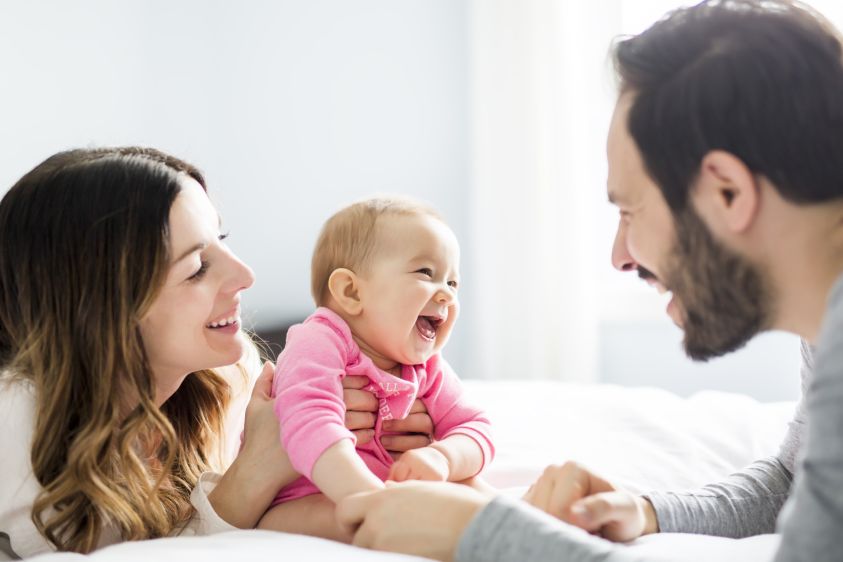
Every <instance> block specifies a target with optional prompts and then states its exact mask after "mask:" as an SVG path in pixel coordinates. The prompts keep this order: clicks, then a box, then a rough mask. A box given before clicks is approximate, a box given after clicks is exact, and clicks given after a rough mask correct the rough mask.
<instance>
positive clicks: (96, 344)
mask: <svg viewBox="0 0 843 562" xmlns="http://www.w3.org/2000/svg"><path fill="white" fill-rule="evenodd" d="M181 174H187V175H189V176H191V177H192V178H194V179H195V180H197V181H198V182H199V183H200V184H201V185H202V186H203V188H204V186H205V182H204V179H203V177H202V175H201V174H200V173H199V171H198V170H196V169H195V168H194V167H192V166H190V165H189V164H187V163H185V162H182V161H180V160H178V159H176V158H173V157H171V156H168V155H166V154H164V153H161V152H159V151H156V150H152V149H143V148H134V147H129V148H118V149H96V150H74V151H69V152H64V153H60V154H57V155H55V156H53V157H51V158H49V159H47V160H46V161H44V162H43V163H42V164H40V165H39V166H37V167H36V168H35V169H33V170H32V171H31V172H29V173H28V174H27V175H25V176H24V177H23V178H21V180H20V181H18V183H17V184H15V186H14V187H12V189H11V190H10V191H9V192H8V193H7V194H6V196H5V197H4V198H3V200H2V201H1V202H0V364H2V367H3V369H4V370H5V371H6V372H7V373H13V374H14V376H16V377H19V378H22V379H25V380H27V381H30V383H31V386H32V388H33V390H34V396H35V399H36V404H37V408H36V411H37V418H36V420H35V433H34V439H33V442H32V449H31V460H32V467H33V470H34V473H35V477H36V478H37V479H38V482H39V483H40V484H41V486H42V487H43V491H42V493H41V494H40V495H39V496H38V498H37V499H36V501H35V504H34V506H33V511H32V519H33V522H34V523H35V525H36V527H37V528H38V530H39V531H40V532H41V533H42V534H43V535H44V537H46V539H47V540H49V541H50V542H51V543H53V544H54V545H55V546H56V547H57V548H59V549H61V550H71V551H77V552H89V551H91V550H93V549H94V548H96V546H97V545H98V543H99V541H100V538H101V534H102V532H103V530H104V529H105V528H106V527H108V528H109V529H114V530H116V531H117V532H118V533H119V534H120V536H121V538H122V539H124V540H133V539H145V538H151V537H160V536H165V535H168V534H170V533H172V532H173V530H174V529H177V528H178V527H179V526H181V525H183V524H184V523H185V522H186V521H187V520H188V519H189V517H190V515H191V514H192V508H191V505H190V501H189V499H190V498H189V496H190V491H191V490H192V489H193V487H194V486H195V485H196V483H197V480H198V478H199V475H200V474H201V473H202V472H203V471H205V470H207V469H209V468H218V466H219V463H218V460H219V458H220V457H219V446H220V443H219V437H220V435H221V433H222V424H223V420H224V413H225V410H226V407H227V405H228V402H229V399H230V387H229V385H228V384H227V383H226V382H225V381H224V380H223V378H222V377H220V376H219V375H217V374H216V373H214V372H213V371H201V372H197V373H192V374H191V375H190V376H188V377H187V378H186V379H185V381H184V382H183V384H182V385H181V387H180V388H179V389H178V391H177V392H176V393H175V394H174V395H173V396H172V397H171V398H170V399H169V400H167V402H166V403H165V404H164V405H163V406H162V407H160V408H159V407H158V406H157V405H156V404H155V402H154V397H155V393H154V388H153V379H152V373H151V372H150V366H149V361H148V359H147V355H146V352H145V350H144V345H143V341H142V339H141V335H140V330H139V321H140V319H141V318H142V317H143V316H144V314H145V313H146V311H147V310H148V309H149V307H150V305H151V304H152V302H153V301H154V300H155V298H156V295H157V291H158V289H159V288H160V287H161V285H162V284H163V281H164V279H165V277H166V274H167V269H168V263H169V248H168V239H169V236H168V234H169V233H168V228H169V226H168V218H169V211H170V207H171V206H172V204H173V201H174V200H175V198H176V196H177V195H178V193H179V190H180V189H181V188H180V177H179V176H180V175H181Z"/></svg>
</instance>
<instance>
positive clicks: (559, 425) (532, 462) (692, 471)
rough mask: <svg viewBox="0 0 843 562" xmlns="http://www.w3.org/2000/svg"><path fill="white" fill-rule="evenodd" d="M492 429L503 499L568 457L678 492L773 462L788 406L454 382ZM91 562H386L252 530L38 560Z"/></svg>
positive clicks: (681, 547)
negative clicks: (764, 460) (769, 458)
mask: <svg viewBox="0 0 843 562" xmlns="http://www.w3.org/2000/svg"><path fill="white" fill-rule="evenodd" d="M466 386H467V387H468V390H469V392H470V394H471V396H472V399H473V401H474V402H476V403H478V404H480V405H482V406H483V407H484V408H485V409H486V410H487V411H488V412H489V415H490V417H491V418H492V422H493V424H494V427H495V440H496V445H497V458H496V459H495V462H494V463H493V465H492V466H491V467H490V468H489V470H488V472H487V474H486V478H487V480H488V481H489V482H490V483H492V484H493V485H495V486H497V487H500V488H503V489H507V491H508V492H510V493H516V492H517V491H519V490H521V489H524V488H525V487H526V486H527V485H528V484H529V483H531V482H532V481H533V480H534V479H535V477H536V476H537V475H538V474H539V473H540V472H541V470H542V469H543V468H544V467H545V466H546V465H547V464H550V463H559V462H562V461H565V460H567V459H576V460H578V461H580V462H582V463H584V464H586V465H587V466H590V467H591V468H593V469H595V470H598V471H600V472H601V473H603V474H604V475H605V476H607V477H608V478H610V479H611V480H613V481H614V482H616V483H619V484H622V485H624V486H626V487H628V488H630V489H633V490H639V491H640V490H649V489H685V488H688V487H692V486H697V485H700V484H703V483H706V482H710V481H713V480H715V479H718V478H721V477H723V476H724V475H726V474H728V473H729V472H730V471H733V470H735V469H737V468H740V467H742V466H744V465H746V464H748V463H749V462H751V461H752V460H754V459H756V458H760V457H763V456H766V455H770V454H772V453H774V452H775V451H776V449H777V447H778V443H779V441H780V439H781V437H782V435H783V434H784V431H785V427H786V425H787V422H788V421H789V419H790V416H791V414H792V412H793V407H794V404H792V403H774V404H761V403H758V402H756V401H754V400H752V399H750V398H747V397H745V396H740V395H735V394H727V393H720V392H705V393H700V394H697V395H695V396H693V397H691V398H688V399H683V398H679V397H677V396H675V395H673V394H670V393H668V392H665V391H663V390H658V389H653V388H622V387H617V386H610V385H573V384H563V383H550V382H497V383H484V382H473V381H469V382H467V383H466ZM776 541H777V537H775V536H773V535H765V536H760V537H753V538H751V539H744V540H729V539H719V538H713V537H701V536H692V535H656V536H652V537H646V538H644V539H641V540H639V541H636V542H635V543H633V544H632V545H630V546H629V547H628V548H629V551H630V553H634V554H636V555H637V556H638V557H640V558H641V559H642V560H649V559H665V560H673V561H677V562H686V561H687V562H691V561H694V562H696V561H700V562H702V561H704V560H705V561H708V560H718V561H735V562H738V561H740V562H746V561H751V560H767V559H769V558H771V556H772V553H773V551H774V550H775V547H776ZM73 558H91V559H93V560H92V562H103V561H117V560H120V561H123V560H138V561H143V562H149V561H155V562H163V561H166V560H179V561H184V560H190V559H193V560H201V561H202V562H231V561H232V560H250V561H253V560H267V561H272V562H276V561H280V560H307V561H318V560H326V561H327V560H330V561H353V562H357V561H360V560H373V561H389V560H392V561H398V560H405V561H406V560H414V558H410V557H405V556H396V555H390V554H382V553H374V552H370V551H365V550H360V549H356V548H352V547H347V546H343V545H339V544H335V543H331V542H329V541H322V540H318V539H312V538H308V537H301V536H294V535H283V534H279V533H269V532H262V531H237V532H232V533H225V534H221V535H216V536H212V537H182V538H172V539H160V540H155V541H146V542H141V543H126V544H121V545H116V546H113V547H110V548H106V549H103V550H101V551H99V552H96V553H94V554H92V555H90V556H88V557H82V556H80V555H74V554H64V553H63V554H52V555H48V556H44V557H40V558H38V560H41V561H43V562H46V561H50V562H52V561H64V560H70V559H73Z"/></svg>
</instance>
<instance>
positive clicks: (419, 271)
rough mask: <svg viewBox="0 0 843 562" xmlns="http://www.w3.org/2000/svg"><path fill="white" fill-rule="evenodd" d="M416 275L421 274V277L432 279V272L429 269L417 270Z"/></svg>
mask: <svg viewBox="0 0 843 562" xmlns="http://www.w3.org/2000/svg"><path fill="white" fill-rule="evenodd" d="M416 273H421V274H422V275H426V276H428V277H433V270H432V269H430V268H429V267H423V268H421V269H417V270H416Z"/></svg>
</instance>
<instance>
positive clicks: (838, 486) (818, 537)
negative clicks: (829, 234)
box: [775, 282, 843, 562]
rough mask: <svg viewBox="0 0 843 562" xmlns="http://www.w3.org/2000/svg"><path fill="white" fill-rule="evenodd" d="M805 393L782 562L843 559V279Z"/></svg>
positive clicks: (782, 522) (782, 526) (784, 517)
mask: <svg viewBox="0 0 843 562" xmlns="http://www.w3.org/2000/svg"><path fill="white" fill-rule="evenodd" d="M829 303H830V306H829V309H828V311H827V312H826V317H825V319H824V325H823V328H822V331H821V333H820V337H819V340H818V344H817V348H816V369H815V377H814V380H813V383H812V384H811V386H810V387H809V388H808V391H807V393H806V394H805V399H806V400H805V404H806V407H805V410H806V413H807V422H808V423H807V431H806V434H805V439H804V443H803V452H802V453H801V454H800V456H799V459H800V463H799V470H798V471H797V473H796V474H797V476H796V480H795V482H794V487H793V494H792V495H791V497H790V499H789V500H788V501H787V504H786V505H785V507H784V509H783V510H782V514H781V517H780V518H779V529H778V530H779V532H780V533H781V535H782V539H781V546H780V547H779V551H778V553H777V554H776V557H775V560H776V562H796V561H811V562H824V561H827V560H828V561H830V560H841V559H843V533H841V530H843V438H841V436H843V283H841V282H838V284H837V285H836V287H835V290H834V291H832V296H831V298H830V299H829Z"/></svg>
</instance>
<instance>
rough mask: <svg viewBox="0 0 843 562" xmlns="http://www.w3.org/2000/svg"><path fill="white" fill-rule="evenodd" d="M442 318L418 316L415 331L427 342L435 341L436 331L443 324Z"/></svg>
mask: <svg viewBox="0 0 843 562" xmlns="http://www.w3.org/2000/svg"><path fill="white" fill-rule="evenodd" d="M444 321H445V320H444V318H440V317H438V316H419V319H418V320H416V331H417V332H418V333H419V335H420V336H421V337H422V339H425V340H427V341H433V340H434V339H436V330H437V329H438V328H439V326H440V325H441V324H442V322H444Z"/></svg>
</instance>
